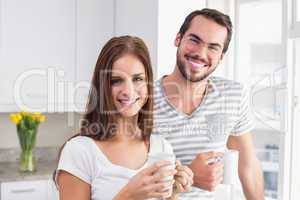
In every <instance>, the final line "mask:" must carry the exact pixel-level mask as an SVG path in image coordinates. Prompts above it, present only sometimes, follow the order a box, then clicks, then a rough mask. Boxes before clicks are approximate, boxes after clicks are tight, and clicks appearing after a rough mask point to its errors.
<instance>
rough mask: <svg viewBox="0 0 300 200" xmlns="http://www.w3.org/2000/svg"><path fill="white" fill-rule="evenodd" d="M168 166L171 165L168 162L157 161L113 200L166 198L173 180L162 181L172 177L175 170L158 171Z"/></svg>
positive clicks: (130, 182)
mask: <svg viewBox="0 0 300 200" xmlns="http://www.w3.org/2000/svg"><path fill="white" fill-rule="evenodd" d="M170 164H172V163H170V162H169V161H158V162H156V163H154V164H153V165H151V166H150V167H147V168H145V169H143V170H142V171H140V172H139V173H138V174H136V175H135V176H134V177H132V178H131V179H130V180H129V182H128V183H127V185H126V186H124V187H123V188H122V190H121V191H120V192H119V193H118V194H117V196H116V197H115V198H114V200H121V199H122V200H125V199H126V200H144V199H147V198H165V197H167V196H168V195H169V193H168V191H166V189H168V188H170V187H172V185H173V183H174V180H172V181H169V182H164V181H163V179H164V178H166V177H168V176H174V175H175V174H176V173H177V170H175V169H173V170H161V171H159V170H160V169H161V168H162V167H164V166H167V165H170ZM158 171H159V172H158ZM162 191H165V192H162Z"/></svg>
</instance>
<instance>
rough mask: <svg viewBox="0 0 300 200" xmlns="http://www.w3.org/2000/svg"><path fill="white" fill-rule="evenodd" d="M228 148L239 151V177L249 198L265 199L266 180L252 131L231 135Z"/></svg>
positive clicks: (251, 199)
mask: <svg viewBox="0 0 300 200" xmlns="http://www.w3.org/2000/svg"><path fill="white" fill-rule="evenodd" d="M227 147H228V149H235V150H238V151H239V177H240V180H241V183H242V186H243V191H244V194H245V196H246V198H247V200H261V199H264V182H263V175H262V169H261V166H260V162H259V160H258V159H257V157H256V153H255V148H254V145H253V142H252V136H251V134H250V133H245V134H242V135H240V136H230V137H229V139H228V141H227Z"/></svg>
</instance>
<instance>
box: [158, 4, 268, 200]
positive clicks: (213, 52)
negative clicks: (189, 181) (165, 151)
mask: <svg viewBox="0 0 300 200" xmlns="http://www.w3.org/2000/svg"><path fill="white" fill-rule="evenodd" d="M231 35H232V24H231V21H230V18H229V17H228V16H227V15H224V14H223V13H220V12H219V11H217V10H213V9H203V10H200V11H199V10H197V11H194V12H192V13H191V14H189V15H188V16H187V17H186V19H185V21H184V23H183V24H182V26H181V28H180V30H179V33H178V34H177V35H176V39H175V46H176V47H177V59H176V65H175V69H174V71H173V72H172V73H171V74H170V75H167V76H164V77H162V78H161V79H160V80H158V81H157V82H156V84H155V96H154V97H155V105H154V110H155V111H154V127H155V128H154V132H155V133H156V134H162V135H163V136H164V137H165V138H166V139H167V140H168V141H169V142H170V143H171V144H172V146H173V148H174V152H175V154H176V157H177V159H179V160H181V162H182V163H183V164H185V165H189V167H190V168H191V169H192V171H193V172H194V187H193V189H192V191H191V192H190V193H186V194H183V195H182V196H181V197H180V199H188V200H192V199H213V196H214V193H213V191H214V190H215V188H216V186H217V185H218V184H220V183H221V182H222V178H223V164H222V163H221V162H219V161H216V160H217V158H218V157H221V156H222V152H224V150H225V149H226V148H228V149H236V150H238V151H239V170H238V174H239V177H240V180H241V183H242V186H243V191H244V194H245V196H246V198H247V199H251V200H254V199H255V200H256V199H263V198H264V197H263V195H264V194H263V178H262V171H261V167H260V164H259V161H258V159H257V157H256V155H255V150H254V145H253V143H252V137H251V134H250V130H251V129H252V120H251V116H250V111H249V105H248V98H249V97H248V96H247V92H246V90H245V89H244V87H243V86H242V85H241V84H239V83H237V82H234V81H230V80H226V79H224V78H217V77H213V76H211V74H212V73H213V71H214V70H215V69H216V68H217V66H218V64H219V63H220V62H221V61H222V59H223V56H224V54H225V53H226V51H227V49H228V45H229V42H230V39H231Z"/></svg>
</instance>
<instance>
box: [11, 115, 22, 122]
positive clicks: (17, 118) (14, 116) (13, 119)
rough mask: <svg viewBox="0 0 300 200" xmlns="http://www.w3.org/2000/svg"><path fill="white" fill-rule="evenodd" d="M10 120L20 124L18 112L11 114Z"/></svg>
mask: <svg viewBox="0 0 300 200" xmlns="http://www.w3.org/2000/svg"><path fill="white" fill-rule="evenodd" d="M10 120H11V121H12V122H14V123H15V124H19V123H20V121H21V119H20V118H19V117H18V114H11V115H10Z"/></svg>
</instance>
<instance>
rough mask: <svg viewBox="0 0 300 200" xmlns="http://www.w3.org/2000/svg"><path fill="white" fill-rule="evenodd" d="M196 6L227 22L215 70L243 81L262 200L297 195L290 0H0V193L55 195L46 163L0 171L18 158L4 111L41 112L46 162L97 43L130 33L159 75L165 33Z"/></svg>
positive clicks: (299, 11) (74, 115) (81, 99)
mask: <svg viewBox="0 0 300 200" xmlns="http://www.w3.org/2000/svg"><path fill="white" fill-rule="evenodd" d="M204 7H211V8H216V9H219V10H221V11H223V12H225V13H227V14H229V15H230V16H231V18H232V20H233V22H234V37H233V41H232V43H231V45H230V49H229V52H228V53H227V55H226V57H225V60H224V61H223V63H222V64H221V66H219V68H218V70H217V72H216V74H217V75H220V76H225V77H227V78H230V79H235V80H238V81H240V82H242V83H244V84H246V85H247V86H248V87H249V88H250V89H251V92H252V95H251V103H252V111H253V114H254V115H255V118H256V121H257V126H256V128H255V130H254V131H253V137H254V142H255V145H256V147H257V155H258V157H259V158H260V160H261V161H262V166H263V170H264V179H265V196H266V199H280V200H296V199H298V198H299V197H300V180H299V178H298V180H297V178H296V177H300V174H299V172H297V170H296V169H297V168H298V169H299V167H300V159H299V154H300V138H299V136H298V135H297V134H296V133H298V132H299V131H300V128H299V118H300V108H299V105H297V96H298V97H299V93H300V88H299V85H300V75H299V55H300V54H299V51H300V40H299V37H300V1H299V0H185V1H179V0H176V1H170V0H153V1H147V0H51V1H50V0H27V1H21V0H0V93H1V97H0V138H1V139H0V184H1V190H0V191H1V192H0V194H1V196H0V197H1V198H0V199H1V200H8V199H9V200H18V199H21V198H22V199H24V197H25V199H33V200H34V199H38V200H40V199H49V200H52V199H53V200H55V199H57V193H55V189H54V187H53V185H52V183H51V181H49V180H50V178H51V174H50V173H49V172H50V171H51V169H48V168H47V167H41V168H43V170H45V171H43V170H41V169H40V170H39V169H38V173H37V174H31V175H20V174H16V173H15V172H12V171H8V172H7V171H5V170H4V169H3V168H5V167H6V166H11V165H8V164H7V163H8V161H10V162H16V159H18V158H17V155H18V154H16V155H12V154H13V153H12V152H15V151H16V150H17V149H18V148H19V143H18V138H17V134H16V128H15V125H14V124H12V123H11V122H10V121H9V114H10V113H12V112H18V111H20V110H28V109H29V108H30V110H33V111H34V110H35V111H40V112H43V113H44V114H45V115H46V122H44V123H42V124H41V125H40V127H39V132H38V135H37V145H36V146H37V151H39V153H38V154H39V155H40V156H41V157H43V156H44V157H47V159H46V158H41V160H42V161H43V162H45V163H46V164H45V165H47V164H48V162H51V161H52V160H53V159H55V156H56V154H55V153H53V152H56V151H57V149H58V147H59V146H60V145H61V144H63V143H64V141H65V140H66V139H67V138H69V137H70V136H71V135H73V134H74V133H75V132H76V131H77V130H78V127H79V119H80V116H81V114H82V112H83V111H84V106H85V101H86V96H87V94H88V88H89V80H90V78H91V75H92V71H93V68H94V65H95V62H96V59H97V56H98V54H99V51H100V49H101V47H102V45H103V44H104V43H105V42H106V41H107V40H108V39H109V38H110V37H112V36H114V35H124V34H130V35H138V36H140V37H141V38H143V39H144V40H145V41H146V43H147V45H148V47H149V49H150V53H151V58H152V62H153V66H154V72H155V73H154V74H155V77H156V78H159V77H161V76H162V75H163V74H167V73H170V72H171V70H172V69H173V66H174V61H175V52H176V49H175V47H174V45H173V40H174V38H175V35H176V33H177V31H178V28H179V26H180V25H181V23H182V22H183V20H184V17H185V16H186V15H187V14H188V13H189V12H191V11H193V10H195V9H201V8H204ZM296 66H297V67H296ZM15 88H19V89H15ZM297 123H298V124H297ZM47 153H48V154H47ZM8 155H9V156H8ZM297 155H298V158H297ZM1 158H2V160H1ZM52 163H53V162H52ZM13 166H14V165H13ZM40 166H41V165H40ZM1 171H4V172H6V174H5V173H2V174H1ZM12 177H13V178H12ZM29 183H30V184H29ZM223 197H224V196H223Z"/></svg>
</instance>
